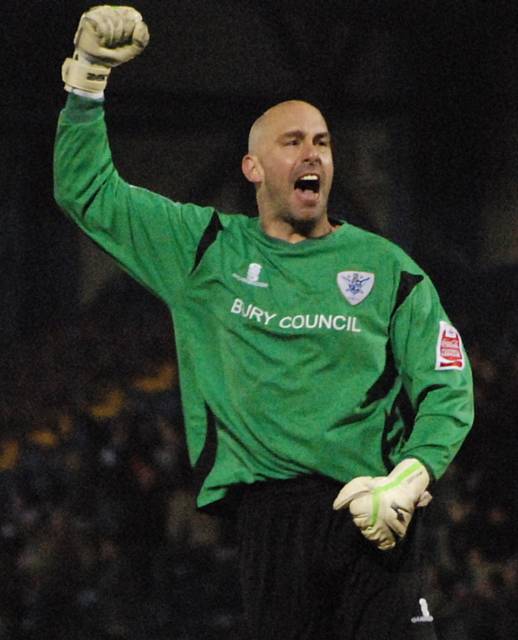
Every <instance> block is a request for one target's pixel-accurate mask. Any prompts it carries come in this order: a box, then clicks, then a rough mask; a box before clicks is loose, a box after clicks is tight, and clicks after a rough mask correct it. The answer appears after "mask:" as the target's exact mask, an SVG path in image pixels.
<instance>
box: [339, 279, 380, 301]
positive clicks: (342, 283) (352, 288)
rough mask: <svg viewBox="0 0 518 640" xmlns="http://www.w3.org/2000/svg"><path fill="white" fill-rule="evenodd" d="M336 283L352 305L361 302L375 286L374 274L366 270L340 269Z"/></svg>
mask: <svg viewBox="0 0 518 640" xmlns="http://www.w3.org/2000/svg"><path fill="white" fill-rule="evenodd" d="M336 283H337V284H338V288H339V289H340V291H341V292H342V295H343V296H344V298H345V299H346V300H347V302H349V303H350V304H352V305H356V304H360V302H362V300H365V298H366V297H367V296H368V295H369V293H370V292H371V291H372V287H373V286H374V274H373V273H368V272H365V271H340V273H338V274H337V275H336Z"/></svg>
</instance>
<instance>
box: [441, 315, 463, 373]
mask: <svg viewBox="0 0 518 640" xmlns="http://www.w3.org/2000/svg"><path fill="white" fill-rule="evenodd" d="M464 365H465V362H464V352H463V350H462V339H461V337H460V334H459V332H458V331H457V329H455V327H452V326H451V324H448V323H447V322H444V320H441V321H440V322H439V337H438V338H437V355H436V359H435V368H436V370H438V371H442V370H443V369H460V370H462V369H464Z"/></svg>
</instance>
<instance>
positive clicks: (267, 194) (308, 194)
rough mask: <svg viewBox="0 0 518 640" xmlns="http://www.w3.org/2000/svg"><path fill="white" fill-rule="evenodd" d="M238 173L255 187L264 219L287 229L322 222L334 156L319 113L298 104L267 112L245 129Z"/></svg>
mask: <svg viewBox="0 0 518 640" xmlns="http://www.w3.org/2000/svg"><path fill="white" fill-rule="evenodd" d="M243 172H244V173H245V176H246V177H247V178H248V180H250V181H251V182H253V183H254V184H255V185H256V189H257V202H258V207H259V215H260V216H261V217H262V218H263V219H266V220H268V221H272V220H273V221H275V220H279V221H282V222H284V223H287V224H288V225H290V224H291V225H292V226H293V225H294V224H295V225H296V224H307V223H309V224H318V222H319V221H321V220H323V219H325V220H327V201H328V197H329V191H330V189H331V183H332V180H333V157H332V153H331V140H330V134H329V131H328V129H327V125H326V122H325V120H324V118H323V117H322V114H321V113H320V111H318V109H316V108H315V107H313V106H312V105H310V104H308V103H306V102H298V101H289V102H283V103H281V104H280V105H277V106H275V107H272V109H269V110H268V111H267V112H266V113H265V114H263V116H261V118H259V120H258V121H256V123H255V124H254V126H253V127H252V129H251V131H250V139H249V153H248V154H247V155H246V156H245V158H244V159H243Z"/></svg>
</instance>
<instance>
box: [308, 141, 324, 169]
mask: <svg viewBox="0 0 518 640" xmlns="http://www.w3.org/2000/svg"><path fill="white" fill-rule="evenodd" d="M304 162H308V163H311V164H313V163H319V162H321V159H320V150H319V148H318V147H317V146H316V145H314V144H313V143H311V142H310V143H307V144H306V145H305V146H304Z"/></svg>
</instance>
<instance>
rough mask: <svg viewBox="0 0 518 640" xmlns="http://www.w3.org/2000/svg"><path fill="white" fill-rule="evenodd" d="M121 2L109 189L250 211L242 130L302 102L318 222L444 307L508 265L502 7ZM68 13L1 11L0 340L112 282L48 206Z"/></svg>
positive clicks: (510, 104) (511, 254)
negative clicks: (390, 260)
mask: <svg viewBox="0 0 518 640" xmlns="http://www.w3.org/2000/svg"><path fill="white" fill-rule="evenodd" d="M134 5H135V6H136V7H137V8H138V9H139V10H141V12H142V13H143V15H144V17H145V20H146V21H147V23H148V25H149V28H150V32H151V42H150V45H149V47H148V49H147V50H146V52H145V53H144V55H142V56H141V57H140V58H139V59H137V60H135V61H133V62H132V63H131V64H128V65H126V66H125V67H124V68H120V69H116V70H115V71H114V72H113V74H112V77H111V79H110V83H109V87H108V91H107V111H108V121H109V128H110V135H111V141H112V147H113V151H114V155H115V159H116V163H117V165H118V167H119V169H120V171H121V172H122V173H123V175H124V176H125V177H127V178H128V180H130V181H132V182H134V183H137V184H140V185H144V186H147V187H149V188H151V189H154V190H158V191H160V192H162V193H164V194H166V195H169V196H171V197H173V198H174V199H177V200H190V201H194V202H198V203H211V204H214V205H217V206H219V207H221V208H222V209H224V210H227V211H245V212H248V213H254V202H253V194H252V191H251V189H250V187H249V186H248V185H247V184H246V183H245V181H244V179H243V178H242V177H241V175H240V169H239V164H240V159H241V156H242V154H243V152H244V151H245V144H246V135H247V131H248V128H249V126H250V123H251V122H252V121H253V120H254V119H255V118H256V117H257V115H258V114H260V113H261V112H262V111H263V110H264V109H265V108H267V107H268V106H270V105H272V104H273V103H275V102H278V101H280V100H283V99H286V98H292V97H297V98H303V99H307V100H310V101H314V102H315V103H316V104H317V105H318V106H320V107H321V108H322V110H323V112H324V114H325V115H326V117H327V118H328V120H329V125H330V127H331V129H332V131H333V134H334V137H335V155H336V164H337V168H336V179H335V187H334V192H333V198H332V203H331V210H332V212H333V213H335V214H337V215H342V216H345V217H347V218H348V219H349V220H350V221H352V222H354V223H357V224H360V225H361V226H364V227H366V228H370V229H375V230H377V231H379V232H381V233H383V234H384V235H387V236H388V237H390V238H392V239H394V240H396V241H397V242H399V243H400V244H402V245H403V246H404V247H405V248H406V249H407V250H408V251H409V252H410V253H411V254H412V255H413V257H414V258H416V259H417V260H418V261H419V262H420V263H421V264H422V265H423V266H424V267H425V268H426V269H428V270H429V271H430V273H431V275H432V276H433V277H434V279H435V280H436V282H437V285H438V287H439V288H440V290H441V293H443V295H444V296H446V304H449V299H450V297H453V300H452V304H455V297H456V295H457V293H458V292H459V289H462V287H463V286H464V285H465V284H466V283H465V282H464V281H463V278H461V280H462V281H461V282H459V277H458V274H459V268H463V269H465V268H468V269H470V268H473V269H476V270H477V271H480V270H481V269H482V270H485V269H488V268H492V267H494V266H495V265H502V264H504V265H505V264H515V263H516V260H517V258H518V240H517V236H518V214H517V205H518V193H516V187H515V186H514V184H515V181H514V173H515V168H516V166H517V165H518V158H517V157H516V156H517V152H516V150H515V144H514V141H515V140H516V138H517V132H518V127H517V114H516V106H515V96H516V94H517V90H518V79H517V78H518V74H517V73H516V71H517V66H518V65H517V60H518V44H517V37H516V34H517V20H516V18H517V15H516V14H517V10H516V6H515V3H512V2H465V1H460V0H458V1H454V2H450V3H442V2H391V1H384V2H383V1H378V2H375V1H372V0H362V1H361V2H360V1H349V2H335V1H328V2H323V3H310V2H300V1H299V2H294V1H276V2H271V1H268V0H267V1H263V2H261V3H256V2H245V1H237V0H223V1H219V2H210V1H202V0H190V1H188V2H185V1H184V2H176V1H171V2H165V1H158V0H148V1H146V2H144V1H140V2H139V1H136V2H135V3H134ZM88 6H89V3H87V2H79V1H77V0H67V1H66V2H65V1H64V0H63V1H58V0H55V1H51V2H40V1H39V0H36V1H32V2H21V1H20V2H13V1H12V0H10V1H8V2H7V3H6V4H5V5H4V6H3V8H2V14H3V15H2V21H1V23H0V36H1V41H2V42H3V46H2V53H3V60H2V63H1V65H2V82H1V85H0V101H1V118H0V129H1V136H2V141H3V144H2V147H3V148H2V151H3V152H2V154H1V165H0V174H1V176H2V185H3V188H2V190H1V208H2V218H3V220H2V225H1V235H0V256H1V265H2V276H1V285H0V290H1V295H2V299H3V301H4V304H3V307H2V312H1V316H0V317H1V320H2V326H3V332H2V339H3V340H7V341H10V340H11V339H12V338H13V337H14V336H16V335H25V334H27V333H32V332H34V331H39V330H44V329H45V327H47V326H48V324H49V323H51V324H52V323H54V322H56V321H57V322H60V321H61V320H62V319H63V318H64V317H65V316H66V314H67V313H69V312H70V311H71V310H73V309H74V308H75V306H76V305H77V304H79V303H80V302H81V301H84V300H87V299H90V298H91V297H92V296H95V291H96V290H97V287H98V286H99V284H100V283H102V282H104V281H105V280H106V278H108V277H110V276H111V275H112V274H113V272H114V270H113V266H112V265H111V263H109V262H108V261H107V260H106V259H105V258H104V256H101V255H100V254H99V253H98V252H97V251H96V250H94V249H92V247H91V246H90V244H89V243H88V241H85V240H82V239H80V238H79V234H78V232H77V231H76V230H75V229H74V228H73V227H72V225H71V224H70V223H69V222H68V221H66V220H65V219H64V218H63V217H62V215H61V214H60V212H59V211H58V210H57V208H56V206H55V204H54V202H53V198H52V174H51V154H52V143H53V136H54V130H55V122H56V118H57V115H58V112H59V109H60V108H61V107H62V105H63V102H64V100H65V94H64V92H63V91H62V83H61V80H60V67H61V64H62V61H63V59H64V58H65V57H66V56H67V55H70V53H71V52H72V39H73V35H74V32H75V28H76V25H77V21H78V18H79V16H80V14H81V13H82V11H83V10H85V9H86V8H87V7H88ZM459 265H460V267H459ZM476 277H477V276H476V274H475V273H474V274H473V279H476ZM477 295H478V294H477Z"/></svg>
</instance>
